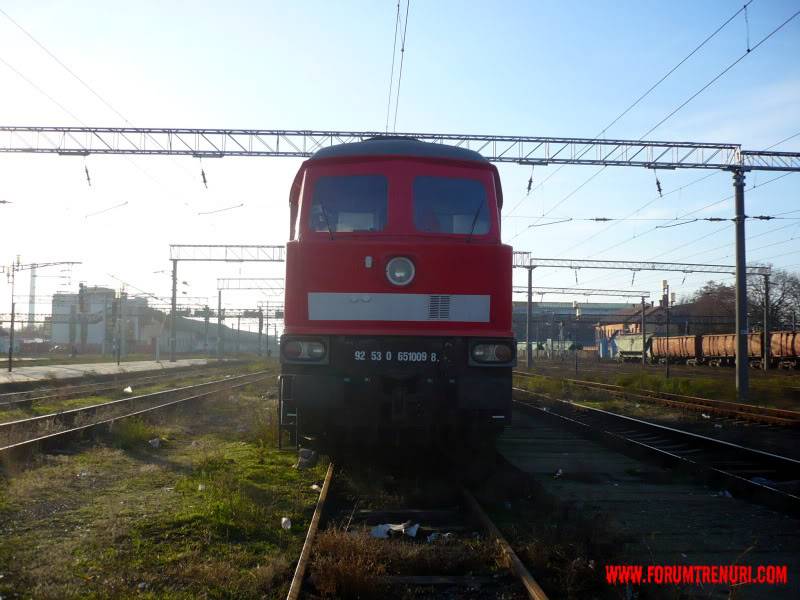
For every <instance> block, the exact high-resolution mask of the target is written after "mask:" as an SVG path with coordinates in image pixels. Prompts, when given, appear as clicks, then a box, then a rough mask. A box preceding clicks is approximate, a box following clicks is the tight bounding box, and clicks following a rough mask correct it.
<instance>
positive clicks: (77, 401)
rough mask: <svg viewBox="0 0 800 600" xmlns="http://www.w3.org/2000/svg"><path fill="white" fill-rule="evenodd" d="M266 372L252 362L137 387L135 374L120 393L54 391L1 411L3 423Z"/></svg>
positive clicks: (167, 377)
mask: <svg viewBox="0 0 800 600" xmlns="http://www.w3.org/2000/svg"><path fill="white" fill-rule="evenodd" d="M263 368H264V363H263V362H252V363H246V364H240V365H235V366H230V367H227V368H225V367H217V366H216V365H210V368H209V369H197V370H195V371H190V372H183V373H173V374H172V375H170V373H169V372H165V373H164V374H163V375H164V379H162V380H161V381H159V382H157V383H155V382H152V383H149V382H147V381H143V382H140V383H137V380H136V374H135V373H133V374H131V377H130V380H126V379H125V375H124V374H123V375H119V376H118V377H119V381H118V383H117V384H116V388H117V389H116V390H115V391H113V392H106V393H103V394H95V395H90V396H79V397H75V398H67V397H60V394H63V396H66V394H67V393H68V392H69V387H65V388H63V390H62V389H59V388H58V387H55V388H54V389H53V391H52V395H53V396H54V397H53V398H52V399H49V400H46V401H42V402H34V403H33V404H30V405H28V406H23V407H18V408H3V409H1V410H0V423H5V422H8V421H15V420H17V419H26V418H29V417H35V416H38V415H48V414H51V413H55V412H59V411H63V410H70V409H73V408H82V407H84V406H91V405H93V404H102V403H103V402H110V401H111V400H118V399H120V398H126V397H130V396H131V395H136V396H140V395H143V394H152V393H154V392H160V391H162V390H168V389H170V388H175V387H183V386H188V385H195V384H198V383H203V382H206V381H214V380H216V379H222V378H223V377H225V375H226V374H227V375H245V374H247V373H252V372H255V371H258V370H260V369H263ZM129 384H130V386H131V388H132V389H133V393H132V394H126V393H125V392H123V389H124V388H125V387H126V386H127V385H129Z"/></svg>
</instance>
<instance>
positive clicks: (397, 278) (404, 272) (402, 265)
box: [386, 256, 415, 285]
mask: <svg viewBox="0 0 800 600" xmlns="http://www.w3.org/2000/svg"><path fill="white" fill-rule="evenodd" d="M414 273H415V271H414V263H413V262H411V260H410V259H408V258H406V257H404V256H396V257H394V258H393V259H392V260H390V261H389V262H388V263H387V264H386V279H388V280H389V283H391V284H393V285H408V284H409V283H411V281H412V280H413V279H414Z"/></svg>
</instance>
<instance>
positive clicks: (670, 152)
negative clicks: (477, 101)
mask: <svg viewBox="0 0 800 600" xmlns="http://www.w3.org/2000/svg"><path fill="white" fill-rule="evenodd" d="M385 135H387V134H386V133H385V132H383V131H332V130H311V129H206V128H179V127H175V128H172V127H39V126H13V125H12V126H0V152H6V153H23V154H59V155H62V156H70V155H72V156H87V155H89V154H128V155H137V154H138V155H151V156H192V157H196V158H222V157H224V156H252V157H258V156H262V157H263V156H283V157H295V158H303V157H307V156H311V155H312V154H313V153H314V152H317V151H318V150H321V149H323V148H327V147H329V146H333V145H335V144H345V143H351V142H361V141H364V140H367V139H370V138H373V137H376V136H385ZM392 135H396V136H404V137H413V138H416V139H418V140H421V141H425V142H431V143H438V144H445V143H446V144H451V145H453V146H459V147H462V148H468V149H471V150H475V151H476V152H479V153H480V154H481V155H483V156H484V157H485V158H487V159H488V160H490V161H492V162H498V163H517V164H523V165H562V164H563V165H603V166H623V167H646V168H653V169H687V168H688V169H723V170H730V169H738V168H741V169H744V170H760V171H800V152H772V151H768V150H744V149H742V147H741V145H740V144H734V143H722V144H719V143H703V142H673V141H651V140H625V139H595V138H578V137H545V136H525V135H478V134H458V133H425V132H404V133H395V134H392Z"/></svg>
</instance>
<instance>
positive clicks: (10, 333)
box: [8, 285, 17, 373]
mask: <svg viewBox="0 0 800 600" xmlns="http://www.w3.org/2000/svg"><path fill="white" fill-rule="evenodd" d="M11 295H12V297H13V295H14V287H13V285H12V287H11ZM16 305H17V303H16V302H14V300H13V298H12V300H11V329H10V330H9V331H8V372H9V373H11V362H12V361H13V360H14V315H15V309H16Z"/></svg>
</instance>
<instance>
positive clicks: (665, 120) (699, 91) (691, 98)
mask: <svg viewBox="0 0 800 600" xmlns="http://www.w3.org/2000/svg"><path fill="white" fill-rule="evenodd" d="M739 12H741V11H739ZM798 15H800V10H798V11H796V12H795V13H793V14H792V15H791V16H790V17H788V18H787V19H786V20H784V21H783V22H782V23H781V24H780V25H778V26H777V27H775V28H774V29H773V30H772V31H770V33H768V34H767V35H765V36H764V37H763V38H761V40H759V41H758V43H756V44H755V45H754V46H753V47H752V48H751V49H750V51H748V52H745V53H743V54H742V55H741V56H739V57H738V58H737V59H736V60H734V61H733V62H732V63H731V64H729V65H728V66H727V67H725V68H724V69H723V70H722V71H720V72H719V73H717V75H715V76H714V77H713V78H712V79H711V80H709V81H708V82H707V83H706V84H705V85H703V86H702V87H701V88H700V89H699V90H697V91H696V92H695V93H694V94H692V95H691V96H689V98H688V99H686V100H685V101H684V102H682V103H681V104H679V105H678V106H677V107H676V108H675V109H673V110H672V111H671V112H669V113H668V114H667V115H666V116H665V117H664V118H663V119H661V120H660V121H659V122H658V123H656V124H655V125H653V126H652V127H651V128H650V129H648V130H647V131H646V132H645V133H644V134H643V135H642V136H641V137H640V138H639V139H643V138H645V137H647V136H648V135H650V134H651V133H652V132H653V131H655V130H656V129H658V128H659V127H660V126H661V125H663V124H664V123H666V122H667V121H668V120H669V119H671V118H672V117H673V116H674V115H675V114H677V113H678V112H679V111H680V110H682V109H683V108H684V107H685V106H686V105H688V104H689V103H690V102H691V101H692V100H694V99H695V98H697V96H699V95H700V94H702V93H703V92H704V91H705V90H707V89H708V88H709V87H711V86H712V85H713V84H714V83H715V82H717V81H718V80H719V79H720V78H722V77H723V76H724V75H725V74H726V73H728V72H729V71H730V70H731V69H732V68H733V67H734V66H736V65H737V64H738V63H739V62H741V61H742V60H743V59H744V58H745V57H747V56H749V55H750V54H752V52H753V51H755V50H756V49H757V48H759V47H760V46H761V45H762V44H764V43H765V42H766V41H767V40H769V39H770V38H771V37H772V36H774V35H775V34H776V33H778V32H779V31H780V30H781V29H783V28H784V27H785V26H786V25H787V24H789V23H790V22H791V21H792V20H794V19H795V18H797V16H798ZM606 168H607V167H601V168H600V169H598V170H597V171H596V172H595V173H594V174H592V175H591V176H590V177H589V178H588V179H586V180H585V181H584V182H583V183H581V184H580V185H579V186H578V187H577V188H575V189H574V190H573V191H571V192H570V193H569V194H567V195H566V196H565V197H564V198H562V199H561V200H559V201H558V202H557V203H556V204H555V205H553V206H552V207H551V208H550V210H549V211H547V212H545V213H543V215H542V216H547V215H548V214H549V213H550V212H552V211H553V210H555V208H557V207H558V206H560V205H561V204H563V203H564V202H566V201H567V200H568V199H569V198H571V197H572V196H573V195H575V193H577V192H578V191H579V190H581V189H582V188H583V187H584V186H585V185H586V184H587V183H589V182H590V181H591V180H593V179H594V178H595V177H596V176H597V175H599V174H600V173H601V172H603V171H604V170H605V169H606ZM523 231H524V230H523ZM520 233H521V232H520ZM518 235H519V234H517V236H518ZM517 236H515V237H517ZM512 239H514V238H512Z"/></svg>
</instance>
